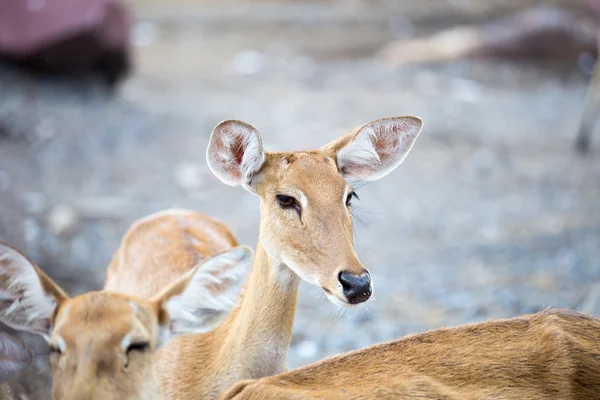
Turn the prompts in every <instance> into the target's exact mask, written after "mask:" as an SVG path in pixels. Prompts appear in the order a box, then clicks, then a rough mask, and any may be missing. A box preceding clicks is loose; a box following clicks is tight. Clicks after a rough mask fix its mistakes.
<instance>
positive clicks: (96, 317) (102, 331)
mask: <svg viewBox="0 0 600 400" xmlns="http://www.w3.org/2000/svg"><path fill="white" fill-rule="evenodd" d="M156 323H157V322H156V316H154V315H153V313H152V311H151V310H149V307H148V306H147V305H145V304H143V303H141V304H140V302H138V301H133V300H131V299H128V298H126V297H124V296H111V295H107V294H106V293H102V292H98V293H95V294H88V295H82V296H79V297H76V298H74V299H72V300H70V301H68V302H67V304H65V305H64V306H62V307H61V308H60V309H59V310H58V312H57V314H56V318H55V324H54V330H53V334H52V337H53V338H54V340H55V341H56V342H57V344H59V343H61V342H62V343H64V346H65V347H69V344H71V345H74V343H76V342H79V343H90V342H95V343H99V342H102V343H104V345H106V346H115V345H116V346H121V345H122V342H123V340H124V339H125V338H126V337H129V338H130V340H131V338H133V337H135V338H141V337H144V336H150V334H151V333H152V332H153V331H154V327H153V326H152V325H156ZM88 336H89V338H88ZM88 339H89V340H88Z"/></svg>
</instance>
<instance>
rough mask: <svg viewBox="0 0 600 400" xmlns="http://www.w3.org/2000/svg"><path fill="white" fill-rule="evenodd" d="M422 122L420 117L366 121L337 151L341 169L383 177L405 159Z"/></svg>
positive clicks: (368, 177) (357, 175)
mask: <svg viewBox="0 0 600 400" xmlns="http://www.w3.org/2000/svg"><path fill="white" fill-rule="evenodd" d="M421 126H422V122H421V120H419V119H418V118H414V117H398V118H386V119H382V120H378V121H373V122H371V123H369V124H367V125H365V126H364V127H363V128H362V129H361V130H360V131H359V132H358V134H357V135H356V137H355V138H354V140H353V141H351V142H350V143H349V144H348V145H346V146H345V147H343V148H342V149H341V150H339V151H338V153H337V163H338V168H339V170H340V173H341V174H342V175H343V176H344V177H346V178H349V179H363V180H367V181H372V180H377V179H380V178H382V177H384V176H385V175H387V174H389V173H390V172H392V171H393V170H394V169H395V168H396V167H398V165H400V164H401V163H402V161H404V159H405V158H406V156H407V155H408V153H409V152H410V150H411V148H412V146H413V144H414V142H415V140H416V138H417V136H418V135H419V132H420V131H421Z"/></svg>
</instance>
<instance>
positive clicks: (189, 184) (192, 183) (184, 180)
mask: <svg viewBox="0 0 600 400" xmlns="http://www.w3.org/2000/svg"><path fill="white" fill-rule="evenodd" d="M174 176H175V181H176V182H177V184H178V185H179V186H180V187H181V188H183V189H186V190H194V189H199V188H200V187H202V184H203V179H202V171H201V169H200V168H199V167H198V166H197V165H194V164H180V165H178V166H176V167H175V171H174Z"/></svg>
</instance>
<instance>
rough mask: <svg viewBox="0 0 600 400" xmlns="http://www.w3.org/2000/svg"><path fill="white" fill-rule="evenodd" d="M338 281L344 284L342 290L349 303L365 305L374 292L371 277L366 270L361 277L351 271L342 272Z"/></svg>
mask: <svg viewBox="0 0 600 400" xmlns="http://www.w3.org/2000/svg"><path fill="white" fill-rule="evenodd" d="M338 279H339V281H340V283H341V284H342V290H343V293H344V296H346V300H348V303H350V304H358V303H363V302H365V301H367V300H368V299H369V297H371V293H372V292H373V290H372V288H371V275H370V274H369V272H368V271H366V270H365V271H363V272H361V273H360V275H356V274H355V273H353V272H350V271H342V272H340V274H339V275H338Z"/></svg>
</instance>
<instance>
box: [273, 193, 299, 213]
mask: <svg viewBox="0 0 600 400" xmlns="http://www.w3.org/2000/svg"><path fill="white" fill-rule="evenodd" d="M276 198H277V204H279V207H281V208H283V209H284V210H285V209H289V208H293V209H294V210H296V212H297V213H298V216H301V214H302V213H301V211H302V209H301V208H300V203H298V201H297V200H296V199H295V198H293V197H292V196H286V195H284V194H278V195H277V196H276Z"/></svg>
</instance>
